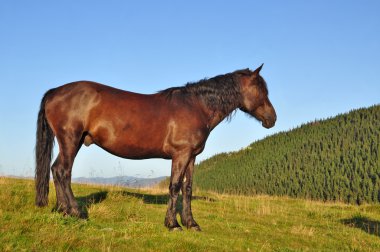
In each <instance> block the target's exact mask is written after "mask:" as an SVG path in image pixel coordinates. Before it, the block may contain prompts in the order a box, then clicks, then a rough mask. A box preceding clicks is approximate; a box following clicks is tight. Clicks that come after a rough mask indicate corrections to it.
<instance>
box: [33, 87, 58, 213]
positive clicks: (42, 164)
mask: <svg viewBox="0 0 380 252" xmlns="http://www.w3.org/2000/svg"><path fill="white" fill-rule="evenodd" d="M52 90H53V89H51V90H49V91H47V92H46V93H45V95H44V97H43V98H42V100H41V105H40V111H39V112H38V119H37V134H36V171H35V172H36V173H35V183H36V185H35V186H36V205H37V206H40V207H42V206H46V205H47V204H48V195H49V179H50V163H51V159H52V154H53V147H54V133H53V131H52V129H51V128H50V125H49V124H48V121H47V120H46V114H45V103H46V99H47V97H48V95H49V94H50V93H51V91H52Z"/></svg>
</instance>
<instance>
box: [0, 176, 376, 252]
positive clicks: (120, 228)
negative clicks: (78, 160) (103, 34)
mask: <svg viewBox="0 0 380 252" xmlns="http://www.w3.org/2000/svg"><path fill="white" fill-rule="evenodd" d="M33 188H34V186H33V181H32V180H17V179H9V178H0V202H1V204H0V251H300V250H305V251H379V250H380V239H379V236H380V227H379V226H380V225H379V224H380V222H379V220H380V208H379V206H378V205H362V206H354V205H344V204H342V203H338V204H333V203H328V204H326V203H321V202H314V201H305V200H299V199H290V198H282V197H269V196H252V197H248V196H229V195H220V194H204V193H197V195H196V196H195V199H194V200H193V211H194V214H195V216H196V218H197V221H198V223H199V224H200V225H201V226H202V228H203V231H202V232H192V231H184V232H168V231H167V230H166V228H165V227H164V226H163V219H164V214H165V211H166V200H167V196H166V194H163V193H153V192H152V191H135V190H128V189H125V188H118V187H100V186H85V185H78V184H75V185H74V187H73V190H74V193H75V194H76V196H77V199H78V200H79V202H80V204H81V206H82V209H83V210H84V211H87V212H88V214H89V219H88V220H78V219H75V218H71V217H62V216H61V215H60V214H57V213H54V212H51V209H52V208H53V203H54V201H55V199H54V190H51V192H50V195H49V196H50V197H49V199H50V204H49V207H47V208H42V209H41V208H37V207H34V204H33V199H34V192H33Z"/></svg>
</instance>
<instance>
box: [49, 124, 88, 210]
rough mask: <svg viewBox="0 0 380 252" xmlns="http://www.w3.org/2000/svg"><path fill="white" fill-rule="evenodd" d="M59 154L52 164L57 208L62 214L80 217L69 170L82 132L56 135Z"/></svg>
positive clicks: (80, 140) (78, 147)
mask: <svg viewBox="0 0 380 252" xmlns="http://www.w3.org/2000/svg"><path fill="white" fill-rule="evenodd" d="M57 141H58V144H59V154H58V157H57V159H56V160H55V162H54V164H53V166H52V168H51V169H52V173H53V178H54V185H55V190H56V196H57V210H58V211H60V212H63V213H64V214H68V215H72V216H77V217H81V212H80V210H79V207H78V203H77V201H76V200H75V198H74V194H73V192H72V190H71V171H72V167H73V163H74V158H75V156H76V154H77V153H78V151H79V149H80V146H81V145H82V141H83V140H82V133H81V132H79V131H78V132H73V133H68V132H65V133H64V134H62V136H59V135H57Z"/></svg>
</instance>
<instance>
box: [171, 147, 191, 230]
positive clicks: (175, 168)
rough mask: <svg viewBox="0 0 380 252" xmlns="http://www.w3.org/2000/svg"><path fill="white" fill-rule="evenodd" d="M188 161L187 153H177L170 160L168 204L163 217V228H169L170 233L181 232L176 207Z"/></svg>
mask: <svg viewBox="0 0 380 252" xmlns="http://www.w3.org/2000/svg"><path fill="white" fill-rule="evenodd" d="M190 159H191V158H190V155H189V154H188V153H178V154H177V155H176V156H175V157H173V159H172V171H171V177H170V185H169V202H168V210H167V212H166V217H165V226H166V227H167V228H169V230H170V231H181V230H182V228H181V226H180V225H179V224H178V222H177V218H176V213H177V212H176V205H177V198H178V194H179V190H180V189H181V185H182V181H183V177H184V174H185V171H186V168H187V166H188V164H189V162H190Z"/></svg>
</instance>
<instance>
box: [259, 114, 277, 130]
mask: <svg viewBox="0 0 380 252" xmlns="http://www.w3.org/2000/svg"><path fill="white" fill-rule="evenodd" d="M276 120H277V116H276V115H274V116H266V117H265V118H264V119H263V120H262V125H263V127H264V128H267V129H270V128H272V127H273V126H274V125H275V124H276Z"/></svg>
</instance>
